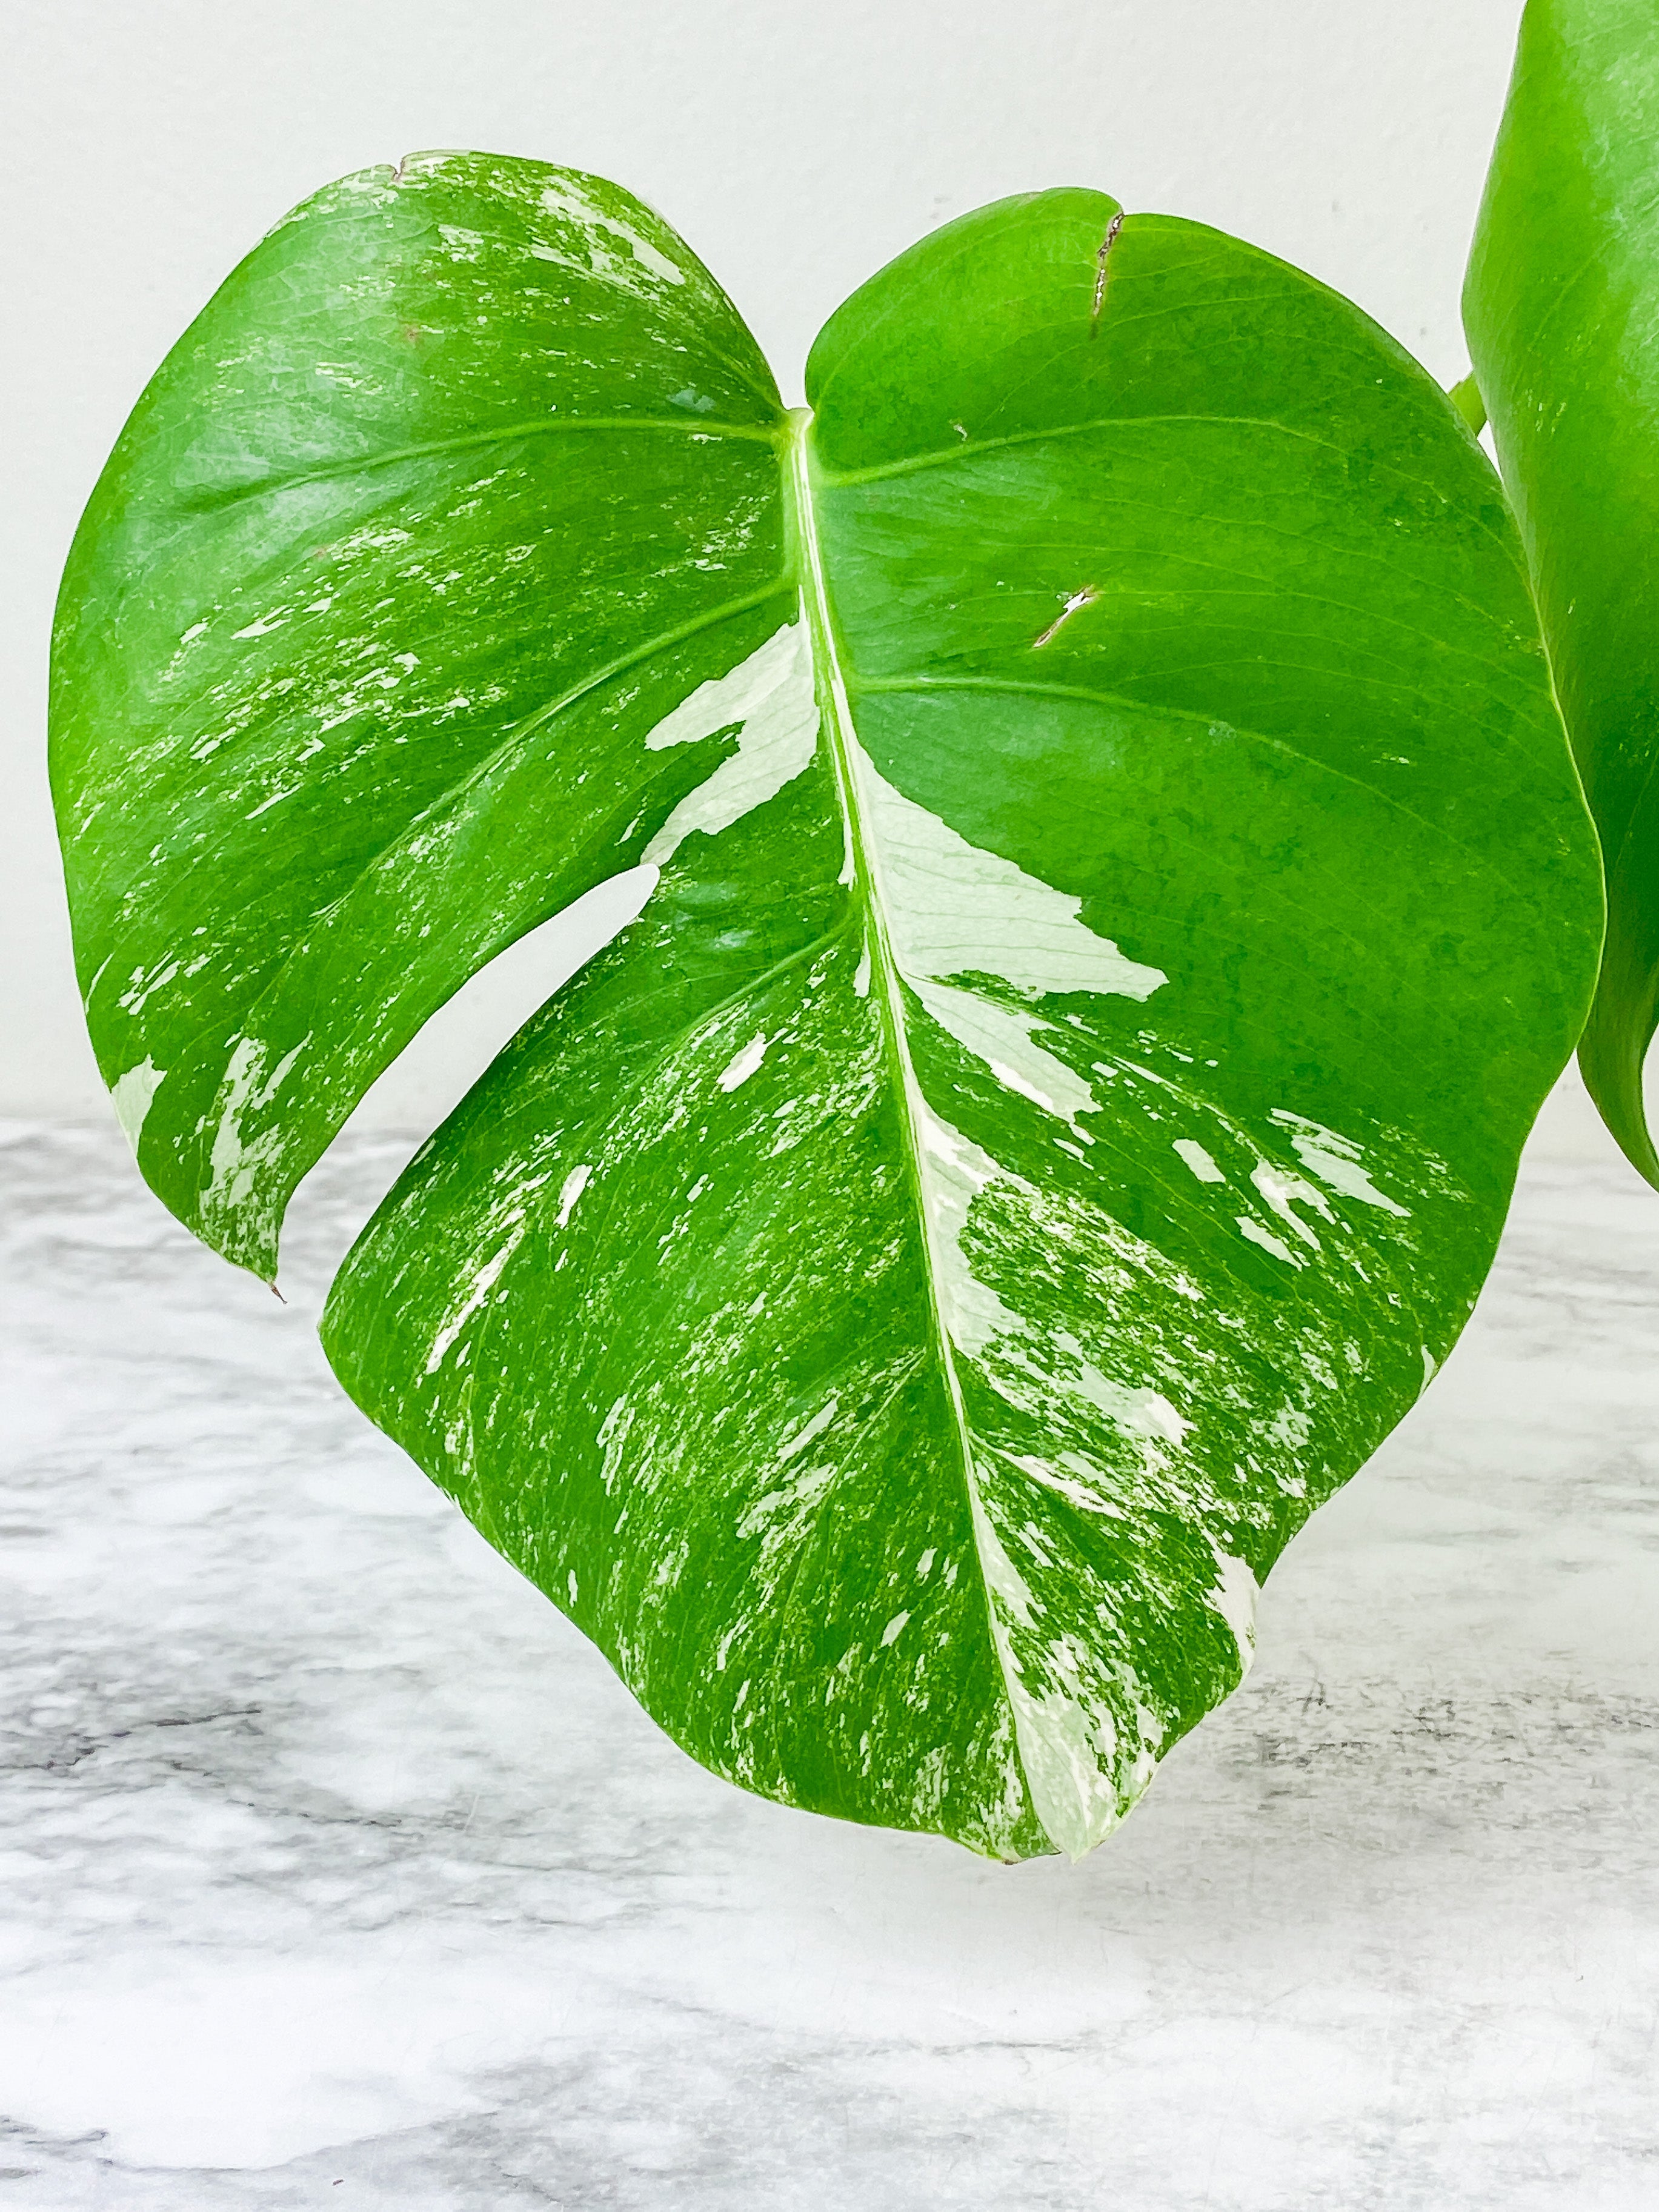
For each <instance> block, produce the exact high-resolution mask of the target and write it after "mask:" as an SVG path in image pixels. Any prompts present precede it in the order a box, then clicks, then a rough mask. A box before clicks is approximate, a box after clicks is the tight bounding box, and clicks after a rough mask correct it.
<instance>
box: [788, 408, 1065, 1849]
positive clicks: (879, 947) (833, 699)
mask: <svg viewBox="0 0 1659 2212" xmlns="http://www.w3.org/2000/svg"><path fill="white" fill-rule="evenodd" d="M811 419H812V418H811V411H810V410H808V409H806V408H801V409H799V410H795V411H793V412H792V414H791V416H790V419H789V433H790V435H789V439H788V442H787V446H786V447H785V448H784V470H785V475H784V487H783V489H784V504H785V510H786V513H787V526H788V528H789V530H790V532H791V534H792V536H793V539H794V542H795V547H796V552H797V557H798V562H799V572H800V578H801V601H802V609H803V612H804V614H805V618H806V622H807V626H808V632H809V635H810V637H811V647H812V660H813V667H814V672H815V675H817V674H821V675H822V676H823V679H824V681H823V685H822V687H821V690H820V698H821V701H822V708H823V717H824V722H825V726H826V728H827V732H828V735H829V757H830V762H831V765H832V768H833V770H834V774H835V778H836V793H837V796H838V797H839V799H840V801H841V806H842V820H843V822H844V823H845V825H846V831H847V840H848V852H849V854H850V856H851V859H852V863H853V871H854V884H855V887H856V888H857V889H858V890H860V891H861V893H862V895H863V897H862V902H863V906H864V910H865V916H866V925H865V926H866V945H867V946H868V949H869V952H870V967H871V987H872V993H874V994H877V997H878V1005H879V1007H880V1018H881V1024H882V1028H883V1030H884V1034H885V1037H886V1042H887V1050H888V1055H889V1058H890V1062H891V1064H892V1066H893V1067H894V1068H895V1070H896V1073H897V1078H898V1081H897V1085H896V1089H897V1093H898V1105H899V1126H900V1128H901V1131H902V1136H903V1141H904V1151H905V1166H906V1170H907V1173H908V1178H909V1182H910V1192H911V1199H912V1202H913V1204H914V1206H915V1214H916V1221H917V1225H918V1228H919V1231H920V1233H921V1249H922V1257H923V1263H924V1264H923V1273H924V1275H925V1277H926V1279H927V1303H928V1311H929V1316H930V1319H931V1322H932V1324H933V1338H934V1341H935V1343H936V1344H937V1346H938V1350H939V1365H940V1368H941V1370H942V1371H943V1374H944V1377H945V1394H946V1396H947V1398H948V1399H949V1401H950V1406H951V1418H952V1420H953V1422H954V1425H955V1430H956V1437H957V1451H958V1454H959V1455H960V1460H961V1469H962V1480H963V1491H964V1493H965V1496H966V1502H967V1506H968V1525H969V1532H970V1535H971V1539H972V1542H973V1546H974V1564H975V1569H976V1571H977V1574H978V1578H979V1585H980V1590H981V1595H982V1596H983V1598H984V1601H985V1611H986V1626H987V1634H988V1636H989V1639H990V1645H991V1650H992V1652H993V1653H994V1656H995V1660H996V1664H997V1669H998V1674H999V1676H1000V1680H1001V1683H1002V1691H1003V1696H1004V1698H1005V1699H1006V1702H1007V1705H1008V1709H1009V1714H1010V1717H1011V1719H1014V1718H1016V1717H1017V1713H1018V1707H1017V1705H1016V1701H1015V1693H1014V1684H1013V1682H1012V1680H1011V1678H1010V1674H1009V1662H1008V1660H1007V1658H1006V1656H1005V1654H1004V1650H1003V1639H1002V1637H1001V1635H1000V1633H999V1631H998V1624H997V1619H996V1612H995V1602H996V1601H995V1599H994V1595H993V1594H992V1587H991V1576H990V1572H989V1571H988V1569H987V1564H986V1561H985V1559H984V1557H983V1554H982V1553H981V1547H980V1538H979V1522H980V1518H981V1515H982V1513H983V1511H984V1507H983V1505H982V1504H981V1501H980V1498H979V1495H978V1489H977V1485H976V1482H975V1468H974V1454H973V1443H972V1436H971V1431H969V1425H968V1413H967V1407H966V1406H965V1404H964V1402H963V1393H962V1381H961V1377H960V1376H959V1375H958V1373H957V1359H956V1347H955V1346H954V1345H953V1344H952V1342H951V1334H950V1330H949V1328H948V1327H947V1326H946V1323H945V1312H944V1309H943V1306H942V1304H941V1303H940V1297H939V1285H940V1281H941V1278H942V1276H943V1273H944V1270H943V1268H942V1267H941V1265H940V1261H939V1252H938V1249H937V1245H936V1243H935V1240H934V1235H933V1219H932V1217H931V1215H930V1213H929V1211H928V1206H927V1170H926V1168H925V1166H924V1165H923V1163H922V1158H921V1133H920V1130H919V1129H918V1127H917V1120H916V1113H915V1102H916V1100H917V1099H918V1098H920V1097H921V1085H920V1084H919V1083H918V1082H917V1080H916V1073H915V1066H914V1064H913V1062H912V1060H911V1058H910V1050H909V1042H908V1033H907V1028H906V1023H905V1015H904V1006H903V1000H902V995H901V971H900V969H899V964H898V960H897V957H896V954H895V952H894V951H893V946H892V940H891V939H890V935H889V933H888V928H887V919H886V914H885V910H884V904H883V900H882V896H881V887H880V878H879V874H878V866H877V861H876V850H877V848H876V847H875V844H874V841H873V840H872V839H871V838H869V837H868V836H866V831H865V829H864V826H863V822H862V818H861V817H860V810H859V802H858V774H857V767H856V763H855V761H854V753H853V748H854V746H855V745H856V744H857V741H858V740H857V732H856V729H855V728H854V723H853V718H852V710H851V708H850V707H849V705H848V696H847V686H846V682H845V679H844V678H843V676H842V668H841V660H840V656H839V654H838V653H837V651H836V633H835V623H834V617H833V616H832V614H831V612H830V608H829V592H828V588H827V585H826V581H825V577H824V570H823V554H822V550H821V548H820V546H819V544H818V532H817V510H816V507H815V505H814V501H813V488H812V476H811V465H810V460H809V455H808V447H807V434H808V431H809V429H810V428H811ZM826 694H827V696H825V695H826ZM1014 1743H1015V1756H1016V1758H1017V1759H1018V1762H1019V1766H1020V1771H1021V1774H1022V1777H1023V1778H1024V1780H1025V1783H1026V1788H1027V1792H1028V1795H1029V1794H1030V1777H1029V1776H1028V1775H1026V1774H1025V1761H1024V1752H1023V1750H1022V1748H1021V1747H1020V1744H1019V1731H1018V1726H1017V1725H1016V1727H1015V1729H1014ZM1031 1806H1032V1813H1033V1816H1034V1817H1035V1818H1036V1819H1037V1820H1038V1821H1039V1824H1040V1825H1041V1824H1042V1816H1041V1814H1038V1813H1037V1812H1036V1801H1035V1798H1034V1797H1033V1798H1032V1799H1031ZM1051 1840H1052V1839H1051Z"/></svg>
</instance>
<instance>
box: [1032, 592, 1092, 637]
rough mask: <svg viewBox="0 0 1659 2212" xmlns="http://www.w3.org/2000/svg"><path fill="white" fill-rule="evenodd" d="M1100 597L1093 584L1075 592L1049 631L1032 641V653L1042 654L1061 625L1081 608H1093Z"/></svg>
mask: <svg viewBox="0 0 1659 2212" xmlns="http://www.w3.org/2000/svg"><path fill="white" fill-rule="evenodd" d="M1099 597H1100V593H1099V592H1097V590H1096V589H1095V587H1094V586H1093V585H1092V584H1085V586H1083V589H1082V590H1081V591H1080V592H1073V594H1072V596H1071V598H1070V599H1067V600H1066V604H1065V605H1064V606H1063V607H1062V608H1061V609H1060V612H1059V613H1058V614H1057V615H1056V616H1055V617H1054V620H1053V622H1051V623H1049V625H1048V629H1045V630H1044V631H1043V633H1042V636H1041V637H1034V638H1033V639H1032V640H1031V650H1032V652H1033V653H1037V652H1040V651H1041V650H1042V647H1044V646H1045V645H1047V644H1048V641H1049V639H1050V638H1051V637H1053V636H1054V634H1055V632H1056V631H1057V630H1059V629H1060V627H1061V625H1062V624H1063V623H1068V622H1069V621H1070V620H1071V618H1072V617H1073V615H1074V614H1075V613H1076V612H1077V611H1078V609H1079V607H1091V606H1093V605H1094V603H1095V601H1096V600H1097V599H1098V598H1099Z"/></svg>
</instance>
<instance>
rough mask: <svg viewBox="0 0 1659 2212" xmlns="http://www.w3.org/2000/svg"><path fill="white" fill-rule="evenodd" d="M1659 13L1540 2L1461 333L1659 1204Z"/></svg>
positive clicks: (1613, 1039) (1630, 1150)
mask: <svg viewBox="0 0 1659 2212" xmlns="http://www.w3.org/2000/svg"><path fill="white" fill-rule="evenodd" d="M1656 210H1659V12H1656V9H1655V8H1654V5H1653V0H1530V4H1529V5H1528V9H1527V11H1526V15H1525V17H1524V19H1523V21H1522V29H1521V44H1520V50H1519V52H1518V53H1517V55H1516V64H1515V76H1514V79H1513V82H1511V84H1510V96H1509V105H1508V106H1507V108H1506V110H1505V112H1504V121H1503V126H1502V128H1501V130H1500V131H1499V133H1498V143H1497V146H1496V148H1495V149H1494V151H1493V155H1492V173H1491V174H1490V176H1489V177H1488V179H1487V182H1486V198H1485V201H1484V203H1483V204H1482V207H1481V211H1480V223H1479V226H1478V228H1477V229H1476V233H1475V240H1474V251H1473V252H1472V254H1471V256H1470V259H1469V270H1468V282H1467V284H1466V286H1465V289H1464V295H1463V316H1464V322H1465V325H1466V326H1467V328H1468V338H1469V349H1470V355H1471V358H1472V359H1473V361H1474V367H1475V374H1476V377H1477V379H1478V380H1479V383H1480V392H1481V397H1482V398H1483V399H1484V400H1485V402H1486V410H1487V412H1488V414H1489V416H1490V417H1491V420H1492V433H1493V436H1494V438H1495V439H1496V441H1497V446H1498V459H1499V461H1500V462H1501V464H1502V465H1503V470H1504V477H1505V480H1506V481H1507V483H1508V484H1509V487H1510V493H1511V495H1512V496H1513V498H1514V501H1515V504H1516V509H1517V511H1518V513H1519V517H1520V523H1521V532H1522V538H1523V539H1524V541H1525V544H1526V547H1527V552H1528V558H1529V560H1530V562H1531V566H1532V575H1533V582H1534V589H1535V591H1536V594H1537V600H1538V606H1539V610H1540V613H1541V617H1542V620H1543V626H1544V635H1545V637H1546V638H1547V641H1548V644H1549V648H1550V654H1551V658H1552V660H1553V665H1554V671H1555V682H1556V686H1557V690H1558V691H1559V696H1560V701H1561V708H1562V712H1563V714H1564V715H1565V719H1566V725H1567V729H1568V732H1569V733H1570V735H1571V739H1572V744H1573V749H1574V750H1575V752H1576V753H1577V757H1578V765H1579V769H1580V770H1581V771H1582V773H1583V780H1584V788H1585V792H1586V793H1587V795H1588V797H1589V803H1590V809H1591V811H1592V813H1593V814H1594V815H1595V823H1596V827H1597V829H1599V830H1600V831H1601V844H1602V849H1603V851H1604V853H1605V854H1606V858H1607V951H1606V955H1605V958H1604V962H1603V966H1602V972H1601V983H1600V987H1599V988H1598V989H1597V992H1596V996H1595V1006H1594V1007H1593V1009H1592V1011H1591V1013H1590V1018H1589V1025H1588V1027H1587V1028H1586V1030H1585V1032H1584V1036H1583V1042H1581V1044H1580V1046H1579V1054H1578V1056H1579V1060H1580V1062H1581V1064H1582V1066H1583V1071H1584V1080H1585V1082H1586V1083H1587V1084H1588V1085H1589V1089H1590V1091H1591V1093H1592V1094H1593V1096H1594V1097H1595V1101H1596V1103H1597V1104H1598V1105H1599V1106H1600V1108H1601V1113H1602V1115H1603V1116H1604V1118H1605V1119H1606V1121H1607V1127H1609V1128H1610V1129H1611V1130H1612V1132H1613V1135H1614V1136H1615V1137H1616V1138H1617V1139H1619V1142H1620V1145H1621V1146H1622V1147H1623V1148H1624V1151H1625V1152H1626V1155H1627V1156H1628V1158H1630V1160H1631V1161H1632V1164H1633V1165H1634V1166H1636V1167H1637V1168H1638V1169H1639V1170H1640V1171H1641V1172H1642V1174H1644V1176H1646V1177H1647V1178H1648V1180H1649V1182H1652V1183H1655V1184H1659V1153H1656V1152H1655V1150H1654V1146H1653V1139H1652V1138H1651V1136H1650V1133H1649V1130H1648V1125H1647V1118H1646V1115H1645V1113H1644V1107H1643V1100H1642V1063H1643V1060H1644V1058H1645V1056H1646V1053H1647V1047H1648V1042H1649V1040H1650V1038H1651V1037H1652V1036H1653V1032H1654V1030H1655V1027H1656V1025H1659V777H1656V775H1655V769H1656V767H1659V644H1656V641H1659V562H1656V560H1655V557H1654V549H1655V545H1656V543H1659V226H1656V222H1655V214H1656Z"/></svg>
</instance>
